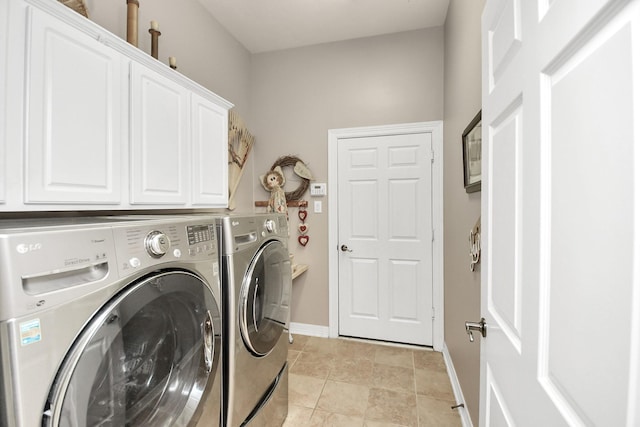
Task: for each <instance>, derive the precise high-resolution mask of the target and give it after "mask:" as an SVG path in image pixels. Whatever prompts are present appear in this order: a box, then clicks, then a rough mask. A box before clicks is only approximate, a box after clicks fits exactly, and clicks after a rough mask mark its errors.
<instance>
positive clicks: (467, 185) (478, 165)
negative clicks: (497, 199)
mask: <svg viewBox="0 0 640 427" xmlns="http://www.w3.org/2000/svg"><path fill="white" fill-rule="evenodd" d="M462 164H463V170H464V189H465V190H466V192H467V193H474V192H476V191H480V189H481V185H482V184H481V183H482V110H481V111H479V112H478V114H476V116H475V117H474V118H473V120H471V123H469V125H468V126H467V127H466V128H465V130H464V132H462Z"/></svg>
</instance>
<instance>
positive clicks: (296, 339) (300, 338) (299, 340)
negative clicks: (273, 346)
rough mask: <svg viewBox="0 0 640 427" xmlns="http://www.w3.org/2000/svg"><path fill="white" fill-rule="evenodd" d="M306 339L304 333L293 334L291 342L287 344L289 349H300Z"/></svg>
mask: <svg viewBox="0 0 640 427" xmlns="http://www.w3.org/2000/svg"><path fill="white" fill-rule="evenodd" d="M307 340H309V337H308V336H306V335H293V342H292V343H290V344H289V350H298V351H302V349H303V348H304V345H305V344H306V343H307Z"/></svg>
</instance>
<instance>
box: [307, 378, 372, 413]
mask: <svg viewBox="0 0 640 427" xmlns="http://www.w3.org/2000/svg"><path fill="white" fill-rule="evenodd" d="M368 400H369V387H367V386H362V385H356V384H347V383H341V382H337V381H330V380H327V382H326V384H325V385H324V389H323V390H322V394H321V395H320V400H318V406H317V409H322V410H325V411H328V412H333V413H336V414H342V415H349V416H356V417H362V416H364V412H365V410H366V409H367V402H368Z"/></svg>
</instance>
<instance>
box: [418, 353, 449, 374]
mask: <svg viewBox="0 0 640 427" xmlns="http://www.w3.org/2000/svg"><path fill="white" fill-rule="evenodd" d="M413 363H414V366H415V368H416V369H435V370H438V371H443V372H446V371H447V367H446V365H445V364H444V358H443V357H442V353H438V352H437V351H432V350H413Z"/></svg>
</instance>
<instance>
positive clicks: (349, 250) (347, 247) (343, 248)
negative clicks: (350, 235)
mask: <svg viewBox="0 0 640 427" xmlns="http://www.w3.org/2000/svg"><path fill="white" fill-rule="evenodd" d="M340 250H341V251H342V252H353V249H349V246H347V245H342V246H340Z"/></svg>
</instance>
